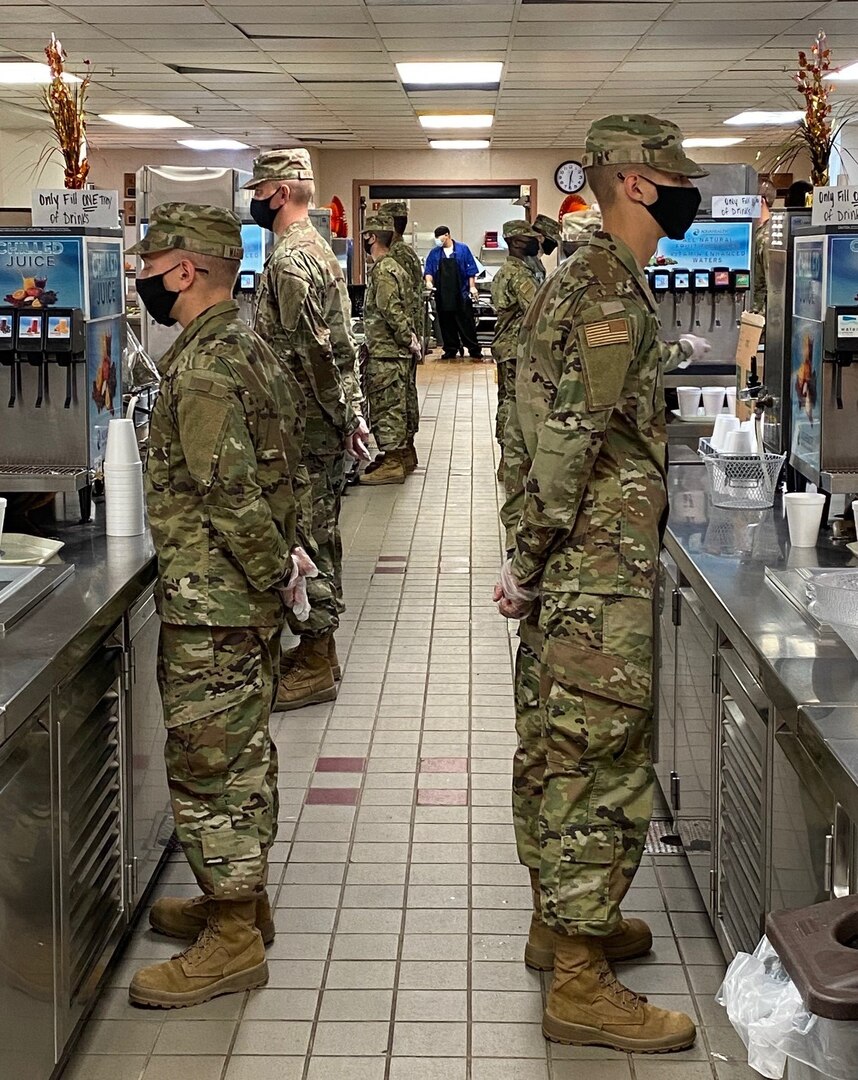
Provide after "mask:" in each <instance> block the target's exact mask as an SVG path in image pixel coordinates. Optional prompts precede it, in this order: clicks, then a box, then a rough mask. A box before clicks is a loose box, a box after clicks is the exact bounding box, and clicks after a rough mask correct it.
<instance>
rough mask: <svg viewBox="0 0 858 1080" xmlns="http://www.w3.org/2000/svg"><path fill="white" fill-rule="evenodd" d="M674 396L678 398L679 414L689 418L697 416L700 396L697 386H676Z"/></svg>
mask: <svg viewBox="0 0 858 1080" xmlns="http://www.w3.org/2000/svg"><path fill="white" fill-rule="evenodd" d="M676 396H677V398H678V399H679V415H680V416H681V417H683V419H686V420H690V419H692V417H695V416H697V411H698V409H699V408H700V396H701V391H700V387H699V386H678V387H677V388H676Z"/></svg>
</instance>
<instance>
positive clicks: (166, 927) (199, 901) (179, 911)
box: [149, 892, 275, 945]
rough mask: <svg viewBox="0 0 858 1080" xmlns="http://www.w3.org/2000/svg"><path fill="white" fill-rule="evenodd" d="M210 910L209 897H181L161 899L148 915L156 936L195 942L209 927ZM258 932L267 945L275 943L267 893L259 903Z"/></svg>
mask: <svg viewBox="0 0 858 1080" xmlns="http://www.w3.org/2000/svg"><path fill="white" fill-rule="evenodd" d="M210 907H211V903H210V897H208V896H195V897H194V898H193V899H191V900H188V899H187V898H185V897H178V896H162V897H161V898H160V899H158V900H156V901H155V903H154V904H153V905H152V907H151V910H150V911H149V925H150V926H151V927H152V929H153V930H154V931H155V932H156V933H157V934H164V935H165V936H166V937H172V938H180V939H181V940H183V941H194V940H195V939H196V938H198V937H199V935H200V934H201V933H202V932H203V930H205V928H206V926H207V925H208V920H209V909H210ZM256 929H257V930H258V931H259V932H260V934H262V941H263V942H264V944H265V945H270V944H271V943H272V942H273V941H274V935H275V929H274V918H273V916H272V914H271V901H270V900H269V899H268V893H267V892H264V893H263V894H262V896H260V897H259V899H258V900H257V902H256Z"/></svg>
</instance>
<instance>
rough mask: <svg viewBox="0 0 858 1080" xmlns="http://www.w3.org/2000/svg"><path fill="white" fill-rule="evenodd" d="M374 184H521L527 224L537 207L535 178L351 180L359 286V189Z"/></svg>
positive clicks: (361, 277)
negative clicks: (527, 198)
mask: <svg viewBox="0 0 858 1080" xmlns="http://www.w3.org/2000/svg"><path fill="white" fill-rule="evenodd" d="M375 184H384V185H385V186H390V187H408V186H409V184H419V185H420V186H421V187H450V186H451V185H455V186H456V187H498V188H500V187H510V186H512V187H515V186H518V187H521V186H522V185H523V184H524V185H527V186H529V187H530V205H529V206H526V207H525V208H524V210H525V214H524V216H525V219H526V220H527V221H528V222H533V220H534V218H535V217H536V212H537V211H536V208H537V206H538V201H537V200H538V194H539V184H538V181H537V179H536V177H535V176H534V177H531V178H529V179H526V178H525V179H517V180H516V179H512V180H499V179H497V178H496V177H494V176H493V177H490V178H489V179H484V180H458V179H457V180H449V179H448V180H420V179H418V178H417V177H414V176H412V177H410V178H409V179H408V180H387V179H385V178H380V177H377V176H375V177H373V178H372V179H369V180H352V221H353V222H354V223H355V236H354V245H353V256H352V259H353V264H354V275H353V277H354V280H355V283H357V284H361V283H364V281H365V274H364V270H365V265H364V257H363V244H362V243H361V237H360V233H359V232H358V231H357V226H358V222H359V221H360V189H361V188H362V187H372V186H373V185H375Z"/></svg>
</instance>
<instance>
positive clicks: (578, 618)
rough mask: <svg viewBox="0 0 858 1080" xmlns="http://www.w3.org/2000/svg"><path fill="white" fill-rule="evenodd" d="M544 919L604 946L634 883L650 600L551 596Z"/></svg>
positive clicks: (543, 681) (642, 794)
mask: <svg viewBox="0 0 858 1080" xmlns="http://www.w3.org/2000/svg"><path fill="white" fill-rule="evenodd" d="M541 626H542V630H543V632H544V634H545V643H544V646H543V651H542V669H541V678H540V702H541V705H542V721H543V728H542V734H543V738H544V743H545V773H544V776H543V793H542V806H541V809H540V813H539V844H540V866H539V881H540V889H541V893H542V914H543V919H544V920H545V922H546V923H547V924H548V925H549V926H552V927H554V928H555V929H556V930H559V931H560V932H562V933H567V934H574V933H582V934H591V935H594V936H605V935H608V934H610V933H612V932H613V931H614V930H615V929H616V927H617V925H618V923H619V920H620V904H621V902H622V900H623V898H624V897H625V895H626V893H627V891H628V889H629V886H630V885H631V883H632V880H633V878H634V876H635V873H636V872H637V868H638V865H639V864H640V860H641V856H642V854H643V851H644V845H645V843H646V833H647V828H648V826H649V822H650V819H651V817H652V798H653V785H654V772H653V767H652V749H651V741H652V713H653V710H652V663H653V656H652V643H653V604H652V601H651V600H648V599H645V598H639V597H626V596H589V595H582V594H577V595H570V594H569V593H560V594H554V595H552V594H550V593H549V594H543V597H542V614H541Z"/></svg>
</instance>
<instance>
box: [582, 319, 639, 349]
mask: <svg viewBox="0 0 858 1080" xmlns="http://www.w3.org/2000/svg"><path fill="white" fill-rule="evenodd" d="M584 337H585V338H586V339H587V345H588V346H589V347H590V348H591V349H596V348H598V347H599V346H600V345H622V344H624V343H625V342H627V341H631V335H630V333H629V323H628V319H607V320H606V321H605V322H598V323H590V325H589V326H585V327H584Z"/></svg>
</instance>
